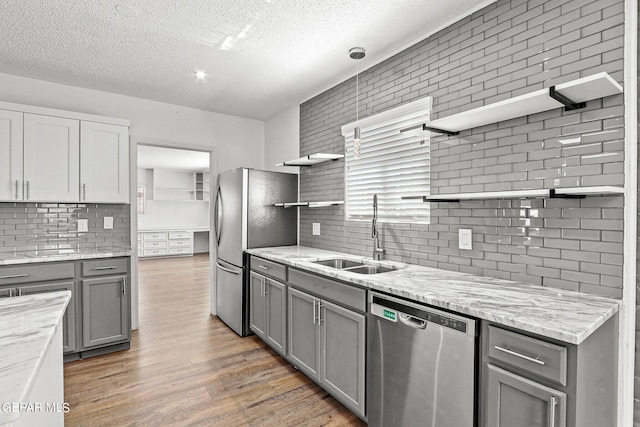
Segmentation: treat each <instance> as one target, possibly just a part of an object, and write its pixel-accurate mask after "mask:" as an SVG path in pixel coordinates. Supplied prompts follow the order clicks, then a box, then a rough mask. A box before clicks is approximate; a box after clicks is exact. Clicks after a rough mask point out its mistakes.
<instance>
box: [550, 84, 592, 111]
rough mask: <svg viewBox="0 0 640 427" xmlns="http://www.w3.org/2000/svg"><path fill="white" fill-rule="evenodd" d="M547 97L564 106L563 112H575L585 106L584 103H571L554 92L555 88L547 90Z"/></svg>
mask: <svg viewBox="0 0 640 427" xmlns="http://www.w3.org/2000/svg"><path fill="white" fill-rule="evenodd" d="M549 96H550V97H551V98H553V99H555V100H556V101H558V102H561V103H562V104H563V105H564V111H571V110H577V109H580V108H584V107H586V106H587V103H586V102H573V101H572V100H570V99H569V98H567V97H566V96H564V95H563V94H561V93H560V92H558V91H556V87H555V86H551V87H550V88H549Z"/></svg>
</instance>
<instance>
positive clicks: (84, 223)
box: [78, 219, 89, 233]
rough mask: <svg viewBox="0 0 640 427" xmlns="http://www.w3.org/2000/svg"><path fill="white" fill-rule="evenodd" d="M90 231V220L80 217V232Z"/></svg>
mask: <svg viewBox="0 0 640 427" xmlns="http://www.w3.org/2000/svg"><path fill="white" fill-rule="evenodd" d="M87 231H89V220H88V219H79V220H78V233H86V232H87Z"/></svg>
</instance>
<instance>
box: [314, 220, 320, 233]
mask: <svg viewBox="0 0 640 427" xmlns="http://www.w3.org/2000/svg"><path fill="white" fill-rule="evenodd" d="M313 235H314V236H319V235H320V223H319V222H314V223H313Z"/></svg>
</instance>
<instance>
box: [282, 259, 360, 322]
mask: <svg viewBox="0 0 640 427" xmlns="http://www.w3.org/2000/svg"><path fill="white" fill-rule="evenodd" d="M289 283H290V284H292V285H294V286H295V287H297V288H300V289H303V290H306V291H309V292H311V293H313V294H315V295H317V296H319V297H321V298H326V299H329V300H333V301H335V302H337V303H339V304H340V305H342V306H345V307H350V308H353V309H355V310H359V311H361V312H366V308H367V291H365V290H364V289H360V288H356V287H355V286H350V285H346V284H343V283H340V282H336V281H334V280H331V279H325V278H324V277H320V276H316V275H314V274H310V273H305V272H303V271H300V270H295V269H293V268H290V269H289Z"/></svg>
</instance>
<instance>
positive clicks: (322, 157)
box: [276, 153, 344, 167]
mask: <svg viewBox="0 0 640 427" xmlns="http://www.w3.org/2000/svg"><path fill="white" fill-rule="evenodd" d="M343 157H344V155H343V154H325V153H316V154H309V155H308V156H304V157H300V158H299V159H295V160H289V161H286V162H282V163H278V164H277V165H276V167H281V166H313V165H317V164H318V163H324V162H330V161H334V160H338V159H341V158H343Z"/></svg>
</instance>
